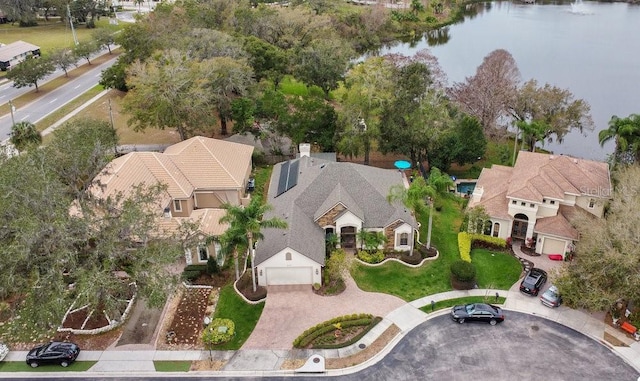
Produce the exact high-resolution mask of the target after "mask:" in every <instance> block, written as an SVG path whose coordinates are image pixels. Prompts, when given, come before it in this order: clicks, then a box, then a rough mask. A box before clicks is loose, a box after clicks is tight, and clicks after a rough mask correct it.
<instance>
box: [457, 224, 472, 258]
mask: <svg viewBox="0 0 640 381" xmlns="http://www.w3.org/2000/svg"><path fill="white" fill-rule="evenodd" d="M458 250H460V258H461V259H462V260H463V261H465V262H469V263H471V234H469V233H467V232H460V233H458Z"/></svg>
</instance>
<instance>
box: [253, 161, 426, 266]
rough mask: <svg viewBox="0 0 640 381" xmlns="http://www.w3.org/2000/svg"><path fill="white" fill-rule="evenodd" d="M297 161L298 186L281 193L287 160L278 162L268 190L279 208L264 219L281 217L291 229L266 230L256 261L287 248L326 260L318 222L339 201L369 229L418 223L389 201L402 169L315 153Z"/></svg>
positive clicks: (322, 260)
mask: <svg viewBox="0 0 640 381" xmlns="http://www.w3.org/2000/svg"><path fill="white" fill-rule="evenodd" d="M296 160H297V161H298V162H299V163H298V165H299V170H298V171H299V173H298V182H297V184H296V185H295V186H294V187H292V188H291V189H289V190H288V191H286V192H284V193H282V194H280V195H279V196H277V197H276V191H277V187H278V178H279V177H280V170H281V168H282V164H283V163H280V164H277V165H275V166H274V169H273V173H272V175H271V183H270V186H269V193H268V203H269V204H271V205H272V206H273V208H274V209H273V210H272V211H271V212H269V213H268V214H267V215H265V218H270V217H273V216H277V217H280V218H282V219H284V220H285V221H287V222H288V224H289V227H288V229H286V231H285V230H282V229H270V230H266V231H265V232H264V240H263V241H261V242H260V244H259V245H258V248H257V250H256V264H260V263H262V262H264V261H265V260H267V259H269V258H270V257H271V256H272V255H275V254H276V253H278V252H279V251H281V250H283V249H284V248H286V247H291V248H292V249H295V250H297V251H299V252H300V253H302V254H303V255H306V256H308V257H309V258H311V259H313V260H315V261H316V262H318V263H321V264H324V255H325V254H324V238H325V237H324V230H323V229H322V228H320V227H319V226H318V225H317V224H316V222H315V220H316V219H317V218H319V217H320V216H322V215H323V214H324V213H326V212H327V211H329V210H330V209H331V208H333V207H334V206H335V205H337V204H338V203H341V204H342V205H344V206H345V207H347V210H349V211H350V212H351V213H353V214H354V215H357V216H358V217H359V218H360V219H361V220H362V221H363V226H364V227H365V228H382V227H384V226H387V225H388V224H390V223H392V222H394V221H396V220H403V221H405V222H407V223H408V224H410V225H412V226H413V227H417V222H416V221H415V218H414V217H413V216H412V215H411V213H410V211H409V210H407V209H406V208H405V207H404V206H402V205H401V204H399V203H396V204H394V205H390V204H389V203H388V202H387V200H386V197H387V194H388V193H389V188H391V186H393V185H396V184H402V183H403V182H402V174H401V173H400V172H398V171H397V170H391V169H381V168H375V167H369V166H365V165H360V164H353V163H340V162H330V161H326V160H322V159H318V158H313V157H302V158H300V159H296ZM298 248H299V249H298Z"/></svg>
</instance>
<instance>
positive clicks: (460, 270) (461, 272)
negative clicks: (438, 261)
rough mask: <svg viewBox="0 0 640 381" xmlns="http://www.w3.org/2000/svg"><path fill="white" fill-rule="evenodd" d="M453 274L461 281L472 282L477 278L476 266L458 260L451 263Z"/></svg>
mask: <svg viewBox="0 0 640 381" xmlns="http://www.w3.org/2000/svg"><path fill="white" fill-rule="evenodd" d="M451 275H452V276H453V277H454V278H455V279H456V280H458V281H460V282H472V281H473V280H474V279H476V267H475V266H474V265H473V264H472V263H470V262H467V261H464V260H457V261H455V262H453V263H452V264H451Z"/></svg>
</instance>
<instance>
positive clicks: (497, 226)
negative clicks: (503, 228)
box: [493, 222, 500, 237]
mask: <svg viewBox="0 0 640 381" xmlns="http://www.w3.org/2000/svg"><path fill="white" fill-rule="evenodd" d="M499 235H500V224H499V223H497V222H494V223H493V236H494V237H497V236H499Z"/></svg>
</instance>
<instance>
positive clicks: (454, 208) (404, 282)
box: [351, 196, 462, 301]
mask: <svg viewBox="0 0 640 381" xmlns="http://www.w3.org/2000/svg"><path fill="white" fill-rule="evenodd" d="M438 205H442V209H441V211H440V212H437V211H435V212H434V216H433V230H432V235H431V236H432V239H431V241H432V244H433V246H435V247H436V248H437V249H438V250H439V251H440V257H439V258H438V259H437V260H435V261H432V262H427V263H425V264H424V265H422V266H421V267H420V268H417V269H414V268H409V267H407V266H404V265H402V264H400V263H397V262H395V261H394V262H388V263H386V264H384V265H382V266H377V267H367V266H363V265H358V264H355V265H354V266H353V268H352V269H351V274H352V276H353V278H354V279H355V281H356V283H357V284H358V286H359V287H360V288H361V289H363V290H365V291H372V292H383V293H387V294H392V295H396V296H398V297H400V298H402V299H404V300H406V301H412V300H416V299H419V298H421V297H423V296H425V295H431V294H436V293H439V292H445V291H449V290H451V282H450V276H449V274H450V271H449V267H450V266H451V263H453V262H454V261H456V260H458V259H459V258H460V255H459V253H458V235H457V234H458V231H459V229H460V223H461V222H462V200H461V199H459V198H457V197H454V196H446V197H444V198H442V199H441V200H440V201H439V202H438ZM419 221H420V223H421V229H420V237H421V239H422V240H423V241H424V240H426V236H427V231H426V229H427V224H428V215H426V214H425V215H423V216H419Z"/></svg>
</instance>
